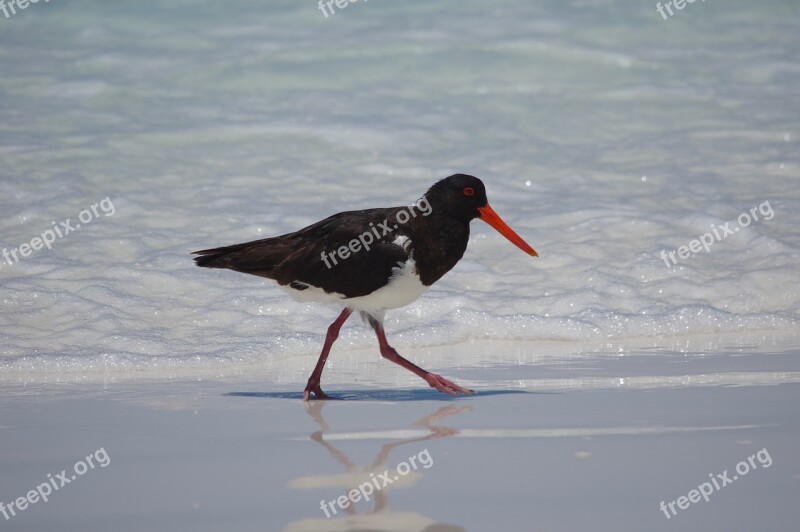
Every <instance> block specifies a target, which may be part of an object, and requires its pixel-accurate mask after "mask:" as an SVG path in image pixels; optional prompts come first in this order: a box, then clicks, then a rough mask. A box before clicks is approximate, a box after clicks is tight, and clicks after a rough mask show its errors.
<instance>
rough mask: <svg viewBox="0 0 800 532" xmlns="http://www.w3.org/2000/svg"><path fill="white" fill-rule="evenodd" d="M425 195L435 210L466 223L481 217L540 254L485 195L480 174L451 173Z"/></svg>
mask: <svg viewBox="0 0 800 532" xmlns="http://www.w3.org/2000/svg"><path fill="white" fill-rule="evenodd" d="M424 198H425V199H426V200H427V201H428V203H429V204H430V207H431V209H432V212H434V213H438V215H443V216H448V217H450V218H454V219H456V220H461V221H463V222H464V223H466V224H469V222H470V221H472V220H474V219H475V218H480V219H481V220H483V221H484V222H486V223H488V224H489V225H491V226H492V227H494V228H495V229H496V230H497V231H498V232H499V233H500V234H501V235H503V236H504V237H506V238H507V239H508V240H510V241H511V242H512V243H513V244H514V245H515V246H517V247H518V248H520V249H521V250H522V251H524V252H525V253H527V254H528V255H532V256H534V257H535V256H537V254H536V251H535V250H534V249H533V248H532V247H530V246H529V245H528V243H527V242H525V241H524V240H522V238H521V237H520V236H519V235H518V234H517V233H515V232H514V231H513V230H512V229H511V228H510V227H509V226H508V225H506V223H505V222H504V221H503V220H502V218H500V216H499V215H498V214H497V213H496V212H494V209H492V207H491V206H490V205H489V201H488V200H487V199H486V187H484V186H483V182H482V181H481V180H480V179H478V178H477V177H474V176H471V175H467V174H454V175H451V176H450V177H446V178H444V179H442V180H441V181H439V182H438V183H436V184H435V185H433V186H432V187H431V188H430V189H429V190H428V192H426V193H425V196H424Z"/></svg>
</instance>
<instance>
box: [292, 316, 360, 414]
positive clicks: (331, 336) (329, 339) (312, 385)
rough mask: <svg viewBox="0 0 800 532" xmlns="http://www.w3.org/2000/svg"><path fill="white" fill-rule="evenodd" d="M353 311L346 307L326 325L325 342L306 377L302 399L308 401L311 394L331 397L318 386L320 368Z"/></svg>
mask: <svg viewBox="0 0 800 532" xmlns="http://www.w3.org/2000/svg"><path fill="white" fill-rule="evenodd" d="M352 313H353V311H352V310H350V309H348V308H346V309H344V310H343V311H342V313H341V314H339V317H338V318H336V320H334V322H333V323H331V324H330V326H329V327H328V334H327V335H326V336H325V344H324V345H323V346H322V353H320V355H319V360H317V365H316V367H314V371H313V372H311V376H310V377H309V378H308V384H306V389H305V390H304V391H303V400H304V401H308V400H309V399H310V398H311V394H312V393H313V394H314V399H330V398H331V397H330V396H329V395H328V394H326V393H325V392H323V391H322V388H320V385H319V382H320V379H322V370H323V369H324V368H325V362H327V360H328V354H329V353H330V352H331V346H332V345H333V342H335V341H336V339H337V338H338V337H339V330H340V329H341V328H342V325H344V322H346V321H347V318H349V317H350V314H352Z"/></svg>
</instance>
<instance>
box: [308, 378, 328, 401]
mask: <svg viewBox="0 0 800 532" xmlns="http://www.w3.org/2000/svg"><path fill="white" fill-rule="evenodd" d="M312 393H313V394H314V397H311V394H312ZM311 399H314V400H317V401H320V400H324V399H334V398H333V397H331V396H330V395H328V394H327V393H325V392H323V391H322V388H321V387H320V385H319V383H318V382H312V381H308V384H307V385H306V389H305V390H304V391H303V401H309V400H311Z"/></svg>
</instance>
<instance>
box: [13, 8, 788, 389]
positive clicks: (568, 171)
mask: <svg viewBox="0 0 800 532" xmlns="http://www.w3.org/2000/svg"><path fill="white" fill-rule="evenodd" d="M799 22H800V12H799V10H798V4H797V3H796V2H794V1H777V0H768V1H765V2H745V1H726V2H724V3H723V2H721V1H714V0H709V1H707V2H703V3H699V2H698V3H694V4H687V6H686V7H685V9H683V10H681V11H676V12H675V14H674V15H673V16H672V17H670V18H668V19H667V20H664V19H663V18H662V16H661V15H659V14H658V12H657V11H656V9H655V2H632V1H623V0H617V1H605V2H585V1H564V0H560V1H545V2H536V3H531V2H524V1H521V0H520V1H516V0H514V1H512V0H502V1H497V2H478V1H471V0H467V1H463V0H459V1H453V0H438V1H436V0H434V1H424V2H423V1H406V2H389V1H381V0H372V1H370V2H366V1H364V2H356V3H352V4H349V5H348V6H347V7H346V8H345V9H338V8H337V9H336V13H335V14H333V15H329V16H328V17H327V18H326V17H325V16H324V15H323V14H322V13H321V11H320V10H319V9H318V8H317V4H316V3H315V2H313V1H312V0H302V1H298V0H292V1H273V2H269V3H267V4H263V5H262V4H258V3H253V2H245V1H230V2H210V1H200V0H192V1H189V0H185V1H170V2H166V1H154V2H148V3H142V2H137V3H133V2H125V3H122V2H119V3H117V2H115V3H111V2H97V1H94V2H92V1H81V0H74V1H69V2H67V1H51V2H49V3H47V4H45V3H41V2H40V3H38V4H31V5H29V6H28V7H27V8H26V9H25V10H24V11H19V12H17V13H16V14H14V15H12V16H10V17H8V18H6V17H4V16H3V14H2V12H0V213H2V215H0V247H1V248H2V249H3V250H7V251H8V252H9V255H8V256H6V255H5V254H4V255H3V258H2V259H0V289H2V296H0V380H2V381H5V382H36V381H45V382H50V381H70V380H74V379H101V380H102V379H116V378H124V377H144V378H151V377H165V376H173V375H191V376H197V377H204V376H220V375H229V374H237V373H238V374H243V373H248V372H250V371H255V370H258V369H259V368H260V369H265V368H269V369H270V370H275V371H274V372H273V378H274V379H275V380H276V381H278V382H280V381H288V382H292V383H295V382H302V379H303V377H302V376H303V375H305V374H306V372H307V370H308V369H309V368H310V367H311V365H312V364H313V362H314V360H315V359H316V354H317V353H318V351H319V349H320V346H321V344H322V340H323V338H324V333H325V329H326V327H327V325H328V324H329V322H330V321H332V320H333V318H334V317H335V316H336V313H337V310H336V309H334V308H329V307H321V306H316V305H309V304H299V303H296V302H293V301H292V300H290V299H289V298H288V297H287V296H286V295H285V294H284V293H283V292H282V291H280V290H279V289H278V288H277V287H276V286H275V285H274V283H272V282H271V281H268V280H264V279H260V278H257V277H250V276H245V275H242V274H237V273H234V272H229V271H222V270H219V271H218V270H207V269H201V268H197V267H195V266H194V264H193V263H192V260H191V256H190V255H189V253H190V252H191V251H193V250H196V249H203V248H206V247H214V246H219V245H226V244H232V243H236V242H243V241H247V240H253V239H257V238H264V237H266V236H272V235H277V234H282V233H285V232H289V231H292V230H295V229H298V228H300V227H303V226H305V225H308V224H310V223H313V222H315V221H317V220H318V219H321V218H323V217H325V216H328V215H330V214H333V213H335V212H339V211H342V210H350V209H359V208H367V207H376V206H393V205H402V204H407V203H410V202H411V201H413V200H415V199H416V198H418V197H419V196H421V195H422V194H423V193H424V192H425V191H426V189H427V188H428V187H429V186H430V185H431V184H433V183H434V182H435V181H436V180H438V179H441V178H443V177H446V176H447V175H450V174H452V173H456V172H463V173H470V174H473V175H476V176H478V177H480V178H481V179H483V180H484V182H485V184H486V186H487V191H488V196H489V200H490V202H491V204H492V205H493V207H494V208H495V210H496V211H497V212H498V213H499V214H500V215H501V216H503V217H504V218H505V220H506V221H507V222H508V223H509V225H511V226H512V227H513V228H514V229H515V230H516V231H517V232H518V233H519V234H520V235H521V236H523V238H525V239H526V240H527V241H528V242H529V243H530V244H532V245H533V247H534V248H536V249H537V251H538V252H539V254H540V256H539V257H538V258H535V259H534V258H531V257H528V256H527V255H525V254H524V253H522V252H520V251H519V250H518V249H516V248H515V247H513V246H512V245H511V244H509V243H508V242H507V241H505V240H504V239H503V238H502V237H501V236H500V235H498V234H497V233H495V232H494V231H493V230H492V229H491V228H490V227H488V226H487V225H485V224H483V223H482V222H480V221H476V222H474V223H473V225H472V236H471V241H470V245H469V248H468V250H467V253H466V255H465V257H464V259H463V260H462V261H461V262H460V263H459V264H458V265H457V267H456V268H455V269H454V270H453V271H451V272H450V273H449V274H448V275H447V276H445V277H444V278H443V279H442V280H440V281H439V282H438V283H437V284H435V285H434V286H433V288H432V289H431V290H429V291H428V293H427V294H425V295H424V296H423V297H422V298H421V299H419V300H418V301H417V302H415V303H414V304H412V305H410V306H408V307H405V308H403V309H398V310H395V311H392V312H390V313H389V314H388V317H387V322H386V327H387V331H388V334H389V339H390V341H392V342H393V344H394V345H395V346H396V347H397V348H398V349H399V350H400V351H401V352H407V351H409V350H412V349H423V350H424V349H429V350H436V352H442V351H458V350H462V349H465V350H466V352H467V355H465V356H464V357H461V358H457V363H458V364H460V365H462V366H467V367H469V366H477V365H481V364H482V363H483V361H485V359H486V357H489V358H491V359H492V360H495V361H502V353H501V352H498V350H497V349H494V350H493V349H492V347H491V346H492V345H502V346H508V345H510V343H514V342H517V343H516V344H515V345H517V346H518V347H517V348H516V350H510V351H508V352H510V353H511V354H510V355H509V357H510V358H513V359H514V360H509V361H507V362H508V363H514V362H515V361H518V359H520V360H521V359H523V358H524V355H522V354H519V353H520V352H523V351H525V349H527V348H529V347H530V348H531V349H534V348H536V346H547V349H549V350H550V351H549V352H551V353H556V355H553V356H557V355H558V354H560V355H563V356H564V357H569V356H575V355H576V354H577V353H586V352H598V351H603V350H606V351H608V350H612V351H614V350H618V351H620V352H624V351H626V350H630V349H638V350H640V351H641V350H642V349H648V348H653V349H665V350H670V351H672V352H689V351H691V352H702V351H711V350H714V349H746V348H748V347H753V348H758V349H767V350H769V349H770V348H771V347H773V346H780V348H781V349H784V350H785V349H791V348H792V347H793V346H794V347H796V346H797V343H793V342H795V340H796V338H797V331H798V325H800V229H798V227H800V226H799V225H798V220H800V150H798V140H800V127H798V124H799V123H800V122H798V118H800V100H798V89H800V63H798V59H797V58H798V57H800V34H798V32H797V31H796V28H797V27H798V23H799ZM92 208H94V210H92ZM756 218H757V219H756ZM68 219H69V223H66V222H67V220H68ZM63 223H66V225H62V224H63ZM77 224H80V228H77V227H76V228H74V229H71V230H70V231H69V233H68V234H63V236H57V235H56V236H52V233H49V232H55V231H56V229H58V231H60V232H62V233H63V232H65V231H67V229H66V226H70V227H75V226H77ZM723 227H724V228H725V229H724V230H723ZM46 234H48V235H50V236H49V237H46V236H45V235H46ZM701 235H705V236H704V237H703V238H704V239H705V241H706V242H705V248H701V247H700V246H701V245H702V243H701V242H700V240H699V239H700V238H701ZM37 237H38V238H40V239H45V238H51V239H52V242H50V243H49V247H50V249H49V248H48V247H47V246H44V243H43V241H39V242H38V243H37V242H36V241H35V239H36V238H37ZM694 240H697V243H696V244H692V242H693V241H694ZM24 246H31V247H30V248H27V247H24ZM683 246H686V248H687V249H686V250H684V251H683V252H682V253H681V255H679V254H678V253H679V250H680V248H682V247H683ZM690 246H693V249H694V250H696V251H697V252H692V251H690V250H689V249H688V248H689V247H690ZM37 247H38V248H40V249H35V248H37ZM23 249H24V250H25V251H26V253H25V254H24V255H27V256H23ZM12 250H14V251H15V253H16V256H14V255H13V254H11V251H12ZM662 252H664V253H662ZM670 252H672V253H673V255H672V256H673V257H674V261H673V260H672V259H670V258H669V253H670ZM682 257H683V258H682ZM698 338H700V339H698ZM787 338H789V340H787ZM339 342H340V343H338V344H337V345H336V347H335V348H334V353H336V356H337V357H338V356H344V355H343V353H344V352H348V353H353V355H352V356H353V357H356V358H360V359H364V360H366V359H370V360H372V359H374V358H375V357H377V349H376V342H375V339H374V337H373V334H372V333H371V331H370V330H369V329H368V328H367V327H365V326H363V325H362V324H360V323H358V320H352V321H351V322H349V323H348V325H346V326H345V329H344V330H343V334H342V337H341V338H340V341H339ZM487 342H488V343H487ZM492 342H496V344H492ZM478 344H480V345H481V346H487V345H488V346H489V347H487V348H486V349H476V348H475V346H476V345H478ZM554 345H560V346H564V345H568V346H569V348H567V349H563V348H559V349H551V347H552V346H554ZM469 346H471V347H470V348H469V349H466V348H467V347H469ZM519 346H522V347H519ZM787 346H788V347H787ZM487 351H489V352H490V354H488V355H487V353H486V352H487ZM427 352H429V353H432V352H433V351H427ZM514 353H516V354H514ZM431 356H435V355H431ZM442 356H445V355H442Z"/></svg>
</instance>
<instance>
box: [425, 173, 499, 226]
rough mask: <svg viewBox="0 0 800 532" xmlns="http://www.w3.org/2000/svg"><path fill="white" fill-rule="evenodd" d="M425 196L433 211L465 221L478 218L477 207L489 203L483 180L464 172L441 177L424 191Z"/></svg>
mask: <svg viewBox="0 0 800 532" xmlns="http://www.w3.org/2000/svg"><path fill="white" fill-rule="evenodd" d="M425 198H426V199H427V200H428V202H429V203H430V205H431V207H432V209H433V211H434V212H436V211H444V212H446V213H447V214H448V215H449V216H451V217H453V218H458V219H462V220H464V221H467V222H469V221H470V220H473V219H475V218H479V217H480V215H481V213H480V211H478V209H480V208H481V207H485V206H486V205H488V204H489V201H488V200H487V199H486V187H484V186H483V181H481V180H480V179H478V178H477V177H474V176H471V175H466V174H455V175H451V176H450V177H446V178H444V179H442V180H441V181H439V182H438V183H436V184H435V185H433V186H432V187H431V188H430V189H429V190H428V192H426V193H425Z"/></svg>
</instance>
